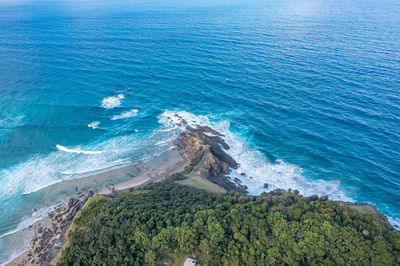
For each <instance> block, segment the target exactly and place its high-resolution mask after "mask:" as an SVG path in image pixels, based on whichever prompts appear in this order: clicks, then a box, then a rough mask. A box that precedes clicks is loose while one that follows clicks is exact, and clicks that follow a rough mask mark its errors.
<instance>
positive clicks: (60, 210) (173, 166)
mask: <svg viewBox="0 0 400 266" xmlns="http://www.w3.org/2000/svg"><path fill="white" fill-rule="evenodd" d="M187 165H188V159H187V158H186V156H184V155H183V154H182V153H180V152H179V151H178V150H177V149H176V148H174V149H171V150H169V151H167V152H165V153H163V154H161V155H160V156H158V157H155V158H153V159H151V160H150V161H147V162H142V163H139V164H130V165H126V166H122V167H118V168H115V169H110V170H108V171H105V172H101V173H96V174H93V175H90V176H87V177H82V178H79V179H74V180H66V181H63V182H60V183H57V184H54V185H52V186H49V187H47V188H45V189H43V190H42V191H41V193H43V195H46V196H49V195H51V196H52V197H54V196H55V195H59V196H58V199H59V200H60V201H62V203H58V205H56V206H57V207H56V208H55V210H54V211H52V212H51V213H49V214H48V216H47V217H43V218H42V219H41V220H39V221H38V222H36V223H35V224H33V225H31V226H29V227H28V228H25V229H24V230H23V231H24V235H27V236H29V238H30V241H31V242H32V244H31V245H30V247H29V248H28V249H27V250H26V251H24V252H23V253H22V254H21V255H19V256H17V257H16V258H14V259H13V260H12V261H11V262H10V263H8V264H7V265H27V264H29V265H42V264H41V262H40V261H41V260H40V257H38V256H37V252H34V250H37V249H38V247H39V248H44V247H46V250H47V251H46V252H47V253H49V254H43V255H42V256H44V255H48V256H54V254H57V253H58V252H59V251H60V250H61V248H62V246H63V244H64V241H65V239H64V235H65V232H66V229H67V228H68V226H69V225H70V223H71V222H72V218H73V216H74V215H75V213H76V212H77V211H78V210H79V209H80V208H81V206H83V204H84V203H85V202H86V201H87V199H88V198H89V197H91V196H92V195H96V194H101V195H114V194H115V193H118V192H121V191H124V190H127V189H130V188H135V187H141V186H144V185H146V184H149V183H151V182H158V181H160V180H162V179H164V178H165V177H167V176H169V175H171V174H174V173H177V172H180V171H182V170H183V169H184V168H185V166H187ZM68 198H70V199H69V201H68ZM67 201H68V202H67ZM71 202H72V203H71ZM46 234H47V235H48V237H47V238H46ZM39 240H40V241H39ZM48 246H51V248H50V249H49V248H48ZM49 250H50V251H49ZM28 260H30V261H29V263H27V261H28Z"/></svg>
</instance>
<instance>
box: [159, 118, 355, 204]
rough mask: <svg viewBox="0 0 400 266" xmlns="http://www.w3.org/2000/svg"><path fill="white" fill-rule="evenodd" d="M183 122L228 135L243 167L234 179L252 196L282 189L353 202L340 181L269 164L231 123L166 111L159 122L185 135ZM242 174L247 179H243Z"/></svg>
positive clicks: (280, 162) (281, 163)
mask: <svg viewBox="0 0 400 266" xmlns="http://www.w3.org/2000/svg"><path fill="white" fill-rule="evenodd" d="M181 119H184V120H185V121H186V122H187V123H188V125H189V126H192V127H196V126H198V125H200V126H209V127H211V128H214V129H215V130H217V131H219V132H220V133H222V134H223V135H224V137H223V139H224V140H225V142H226V143H227V144H228V145H229V147H230V149H229V150H227V151H226V152H227V153H228V154H229V155H230V156H232V158H233V159H235V161H236V162H237V163H238V164H239V168H238V169H236V170H235V169H232V170H231V174H230V177H231V178H232V179H234V178H238V179H239V180H240V181H241V182H242V184H243V185H246V186H247V187H248V192H249V193H250V194H252V195H259V194H261V193H262V192H264V191H271V190H274V189H276V188H281V189H285V190H288V189H292V190H295V189H297V190H298V191H299V192H300V194H302V195H304V196H311V195H319V196H325V195H328V196H329V198H330V199H334V200H344V201H352V200H351V198H349V197H347V196H346V195H345V193H344V192H343V191H341V189H340V183H339V182H338V181H325V180H322V179H319V180H306V179H305V178H304V176H303V175H302V172H303V171H302V169H301V168H300V167H298V166H296V165H293V164H289V163H286V162H284V161H283V160H277V161H276V162H268V160H267V159H266V158H265V156H264V155H263V154H262V153H261V152H259V151H257V150H253V149H250V147H249V145H248V144H247V143H246V141H245V140H244V139H243V138H241V137H240V136H238V135H236V134H234V133H232V132H231V131H230V129H229V128H230V123H229V121H226V120H222V121H218V122H213V121H210V120H209V119H208V117H207V116H196V115H194V114H191V113H188V112H185V111H180V112H173V111H165V112H164V113H163V114H161V115H160V117H159V122H160V123H162V124H164V125H166V126H167V128H171V127H172V128H175V129H177V130H180V131H183V130H185V125H182V124H181ZM242 173H245V174H246V175H245V176H243V175H242ZM264 184H268V188H264Z"/></svg>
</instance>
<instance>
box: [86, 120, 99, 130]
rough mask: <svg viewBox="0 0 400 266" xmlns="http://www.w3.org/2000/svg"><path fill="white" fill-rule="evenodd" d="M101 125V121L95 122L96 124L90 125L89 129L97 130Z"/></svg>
mask: <svg viewBox="0 0 400 266" xmlns="http://www.w3.org/2000/svg"><path fill="white" fill-rule="evenodd" d="M99 125H100V122H99V121H94V122H92V123H90V124H89V125H88V127H90V128H93V129H96V128H98V127H99Z"/></svg>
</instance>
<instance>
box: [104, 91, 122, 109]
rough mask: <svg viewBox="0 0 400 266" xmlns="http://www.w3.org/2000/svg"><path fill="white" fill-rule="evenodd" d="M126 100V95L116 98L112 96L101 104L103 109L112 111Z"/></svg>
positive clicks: (119, 95)
mask: <svg viewBox="0 0 400 266" xmlns="http://www.w3.org/2000/svg"><path fill="white" fill-rule="evenodd" d="M124 98H125V95H123V94H118V95H116V96H111V97H107V98H104V99H103V101H102V102H101V107H103V108H106V109H112V108H115V107H118V106H120V105H121V100H122V99H124Z"/></svg>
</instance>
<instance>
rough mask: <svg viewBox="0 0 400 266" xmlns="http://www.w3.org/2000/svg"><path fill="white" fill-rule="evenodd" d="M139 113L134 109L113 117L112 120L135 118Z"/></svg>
mask: <svg viewBox="0 0 400 266" xmlns="http://www.w3.org/2000/svg"><path fill="white" fill-rule="evenodd" d="M138 112H139V110H138V109H132V110H130V111H126V112H123V113H121V114H119V115H114V116H113V117H111V120H119V119H125V118H129V117H133V116H136V115H137V113H138Z"/></svg>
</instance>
